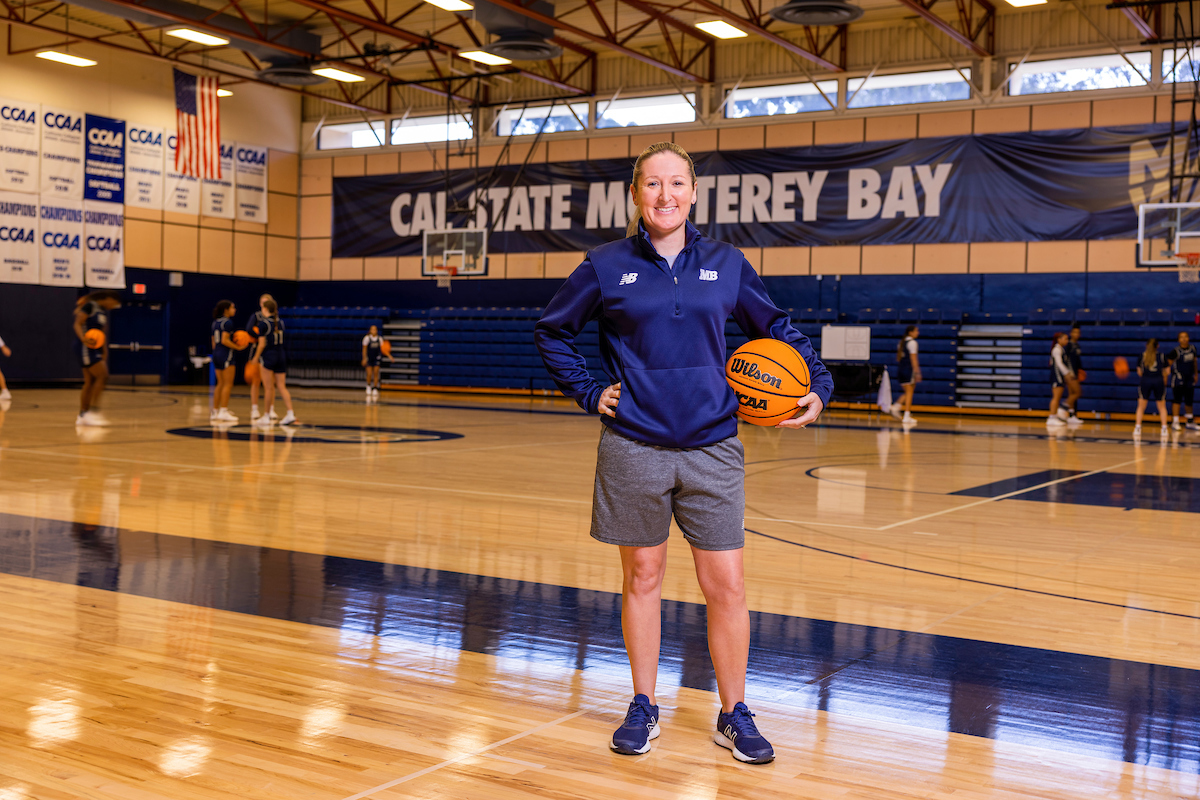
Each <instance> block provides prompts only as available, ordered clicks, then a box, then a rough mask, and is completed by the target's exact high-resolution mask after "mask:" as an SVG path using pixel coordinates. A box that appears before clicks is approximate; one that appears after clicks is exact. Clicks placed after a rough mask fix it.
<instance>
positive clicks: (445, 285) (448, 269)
mask: <svg viewBox="0 0 1200 800" xmlns="http://www.w3.org/2000/svg"><path fill="white" fill-rule="evenodd" d="M434 270H435V272H434V274H435V276H436V277H437V287H438V288H439V289H449V288H450V279H451V278H454V277H455V276H457V275H458V267H452V266H450V265H448V264H446V265H439V266H436V267H434Z"/></svg>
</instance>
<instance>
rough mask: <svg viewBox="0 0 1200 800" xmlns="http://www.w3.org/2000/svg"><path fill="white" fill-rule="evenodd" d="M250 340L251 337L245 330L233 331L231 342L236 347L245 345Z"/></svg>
mask: <svg viewBox="0 0 1200 800" xmlns="http://www.w3.org/2000/svg"><path fill="white" fill-rule="evenodd" d="M251 341H252V339H251V338H250V334H248V333H246V332H245V331H234V332H233V343H234V344H236V345H237V346H238V347H245V346H246V345H248V344H250V342H251Z"/></svg>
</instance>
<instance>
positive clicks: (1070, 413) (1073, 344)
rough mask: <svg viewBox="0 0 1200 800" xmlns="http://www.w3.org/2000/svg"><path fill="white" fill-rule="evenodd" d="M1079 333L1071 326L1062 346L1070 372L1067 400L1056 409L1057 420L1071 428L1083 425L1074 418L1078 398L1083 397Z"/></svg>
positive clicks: (1077, 418) (1077, 328) (1074, 326)
mask: <svg viewBox="0 0 1200 800" xmlns="http://www.w3.org/2000/svg"><path fill="white" fill-rule="evenodd" d="M1081 333H1082V332H1081V331H1080V329H1079V326H1078V325H1072V326H1071V335H1070V336H1069V337H1068V340H1067V343H1066V345H1064V346H1063V355H1064V356H1065V357H1066V362H1067V366H1068V367H1069V368H1070V372H1069V373H1067V376H1066V383H1067V399H1066V400H1065V401H1063V405H1060V406H1059V407H1058V412H1057V413H1058V418H1059V419H1061V420H1065V421H1066V423H1067V424H1068V425H1071V426H1075V425H1082V424H1083V420H1081V419H1080V418H1079V417H1077V416H1075V411H1076V407H1077V406H1078V405H1079V398H1080V397H1082V396H1083V380H1082V378H1081V377H1080V376H1081V375H1082V374H1083V348H1082V347H1080V346H1079V337H1080V335H1081Z"/></svg>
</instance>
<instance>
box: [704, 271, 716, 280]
mask: <svg viewBox="0 0 1200 800" xmlns="http://www.w3.org/2000/svg"><path fill="white" fill-rule="evenodd" d="M716 279H717V271H716V270H715V269H702V270H700V280H702V281H715V280H716Z"/></svg>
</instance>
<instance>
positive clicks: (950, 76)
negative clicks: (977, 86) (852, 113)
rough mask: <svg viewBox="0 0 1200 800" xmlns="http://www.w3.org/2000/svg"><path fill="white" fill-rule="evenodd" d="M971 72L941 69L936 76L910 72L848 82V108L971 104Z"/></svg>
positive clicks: (934, 74)
mask: <svg viewBox="0 0 1200 800" xmlns="http://www.w3.org/2000/svg"><path fill="white" fill-rule="evenodd" d="M964 75H965V76H966V78H967V80H970V79H971V70H970V69H963V71H962V75H959V74H958V70H953V69H940V70H934V71H933V72H909V73H905V74H903V75H872V76H871V77H870V78H851V79H850V80H848V81H846V106H847V108H875V107H877V106H901V105H908V104H909V103H948V102H950V101H951V100H970V99H971V87H970V85H969V84H968V83H967V82H966V81H964V80H963V76H964Z"/></svg>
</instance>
